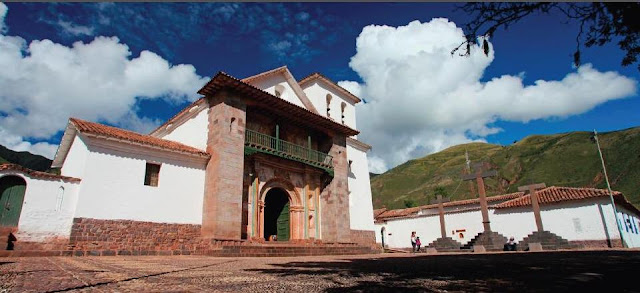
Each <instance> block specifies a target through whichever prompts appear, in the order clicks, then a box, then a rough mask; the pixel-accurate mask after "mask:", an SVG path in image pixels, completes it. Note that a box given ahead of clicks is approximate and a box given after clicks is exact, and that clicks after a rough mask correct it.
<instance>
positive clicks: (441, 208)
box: [437, 194, 447, 238]
mask: <svg viewBox="0 0 640 293" xmlns="http://www.w3.org/2000/svg"><path fill="white" fill-rule="evenodd" d="M437 197H438V212H439V213H440V234H442V238H446V237H447V230H446V229H445V227H444V205H443V204H442V195H440V194H438V195H437Z"/></svg>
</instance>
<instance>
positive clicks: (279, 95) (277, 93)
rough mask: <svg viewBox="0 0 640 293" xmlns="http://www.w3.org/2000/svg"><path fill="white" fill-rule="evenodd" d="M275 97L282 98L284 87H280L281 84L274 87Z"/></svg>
mask: <svg viewBox="0 0 640 293" xmlns="http://www.w3.org/2000/svg"><path fill="white" fill-rule="evenodd" d="M275 91H276V97H278V98H280V97H281V96H282V93H284V86H282V85H281V84H279V85H276V89H275Z"/></svg>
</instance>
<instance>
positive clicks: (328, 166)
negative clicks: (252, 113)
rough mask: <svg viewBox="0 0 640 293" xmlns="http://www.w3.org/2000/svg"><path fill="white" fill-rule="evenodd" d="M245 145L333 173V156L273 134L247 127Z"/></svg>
mask: <svg viewBox="0 0 640 293" xmlns="http://www.w3.org/2000/svg"><path fill="white" fill-rule="evenodd" d="M244 145H245V147H249V148H250V149H252V150H254V151H259V152H265V153H269V154H272V155H276V156H279V157H283V158H287V159H292V160H295V161H298V162H302V163H305V164H308V165H311V166H315V167H319V168H322V169H325V170H327V171H328V172H330V173H333V164H332V159H333V158H332V157H331V156H330V155H328V154H325V153H322V152H319V151H316V150H312V149H310V148H307V147H303V146H300V145H297V144H293V143H290V142H288V141H284V140H282V139H278V138H275V137H273V136H269V135H266V134H263V133H260V132H256V131H252V130H249V129H246V130H245V140H244Z"/></svg>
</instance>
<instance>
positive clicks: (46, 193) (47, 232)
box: [0, 171, 78, 241]
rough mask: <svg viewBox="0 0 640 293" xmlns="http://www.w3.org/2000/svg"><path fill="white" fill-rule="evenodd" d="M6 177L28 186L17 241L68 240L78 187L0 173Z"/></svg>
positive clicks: (61, 182)
mask: <svg viewBox="0 0 640 293" xmlns="http://www.w3.org/2000/svg"><path fill="white" fill-rule="evenodd" d="M8 175H13V176H19V177H21V178H23V179H24V180H25V182H26V184H27V186H26V189H25V195H24V201H23V204H22V210H21V212H20V219H19V220H18V233H17V235H16V236H17V238H18V240H19V241H44V240H47V239H50V238H68V237H69V235H70V233H71V225H72V224H73V215H74V211H75V207H76V203H77V199H78V197H77V188H78V183H76V182H65V181H62V180H54V179H40V178H31V177H29V176H25V175H24V174H22V173H20V172H15V171H3V172H0V177H3V176H8Z"/></svg>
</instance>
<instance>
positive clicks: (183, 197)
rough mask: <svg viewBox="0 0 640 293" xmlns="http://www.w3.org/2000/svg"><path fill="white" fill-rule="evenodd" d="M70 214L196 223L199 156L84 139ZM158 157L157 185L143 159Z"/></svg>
mask: <svg viewBox="0 0 640 293" xmlns="http://www.w3.org/2000/svg"><path fill="white" fill-rule="evenodd" d="M87 145H88V146H89V151H90V152H89V155H88V158H87V162H86V169H85V176H84V178H82V185H81V189H80V193H79V200H78V207H77V210H76V217H86V218H94V219H112V220H117V219H126V220H136V221H150V222H159V223H181V224H202V201H203V194H204V178H205V162H204V161H193V160H194V159H191V158H189V157H186V156H184V155H176V154H173V153H167V152H163V151H154V150H151V151H150V150H148V149H146V148H142V147H134V146H130V145H126V144H122V143H115V142H112V143H108V144H105V142H103V141H98V140H92V139H89V141H88V142H87ZM147 161H150V162H156V163H161V164H162V165H161V167H160V174H159V184H158V186H157V187H153V186H146V185H144V176H145V166H146V162H147Z"/></svg>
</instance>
